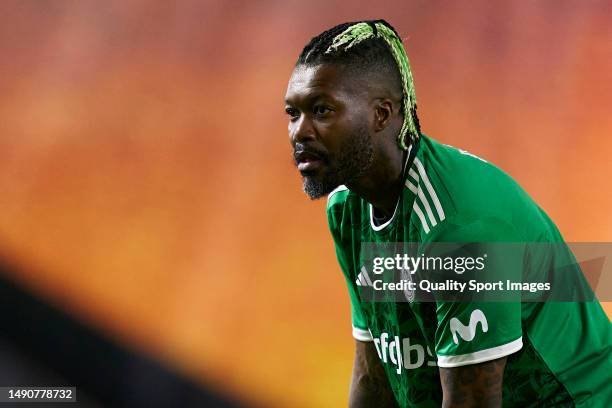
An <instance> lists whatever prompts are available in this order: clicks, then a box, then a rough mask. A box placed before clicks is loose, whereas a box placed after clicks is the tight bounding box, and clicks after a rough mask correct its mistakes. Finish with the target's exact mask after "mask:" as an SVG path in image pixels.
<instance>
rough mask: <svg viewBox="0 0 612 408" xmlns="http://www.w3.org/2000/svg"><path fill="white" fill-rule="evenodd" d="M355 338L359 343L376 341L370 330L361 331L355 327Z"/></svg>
mask: <svg viewBox="0 0 612 408" xmlns="http://www.w3.org/2000/svg"><path fill="white" fill-rule="evenodd" d="M353 337H354V338H355V340H359V341H374V338H373V337H372V333H370V331H369V330H364V329H360V328H359V327H355V326H353Z"/></svg>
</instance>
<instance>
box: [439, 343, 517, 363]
mask: <svg viewBox="0 0 612 408" xmlns="http://www.w3.org/2000/svg"><path fill="white" fill-rule="evenodd" d="M521 348H523V337H522V336H521V337H519V338H518V339H516V340H514V341H511V342H510V343H506V344H503V345H501V346H497V347H492V348H489V349H486V350H480V351H476V352H474V353H469V354H461V355H458V356H438V366H439V367H444V368H450V367H460V366H464V365H468V364H477V363H482V362H484V361H490V360H495V359H496V358H500V357H505V356H507V355H510V354H512V353H516V352H517V351H519V350H520V349H521Z"/></svg>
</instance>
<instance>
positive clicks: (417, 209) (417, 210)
mask: <svg viewBox="0 0 612 408" xmlns="http://www.w3.org/2000/svg"><path fill="white" fill-rule="evenodd" d="M406 187H408V189H409V190H410V191H412V192H413V193H414V195H419V194H418V193H419V192H420V191H421V188H420V187H419V188H416V186H415V185H414V184H412V183H411V182H410V181H406ZM422 194H423V193H422V192H421V195H422ZM412 209H413V210H414V212H415V213H416V215H417V216H418V217H419V219H420V220H421V225H423V230H424V231H425V234H429V225H427V220H426V219H425V214H423V210H421V207H419V203H417V201H416V199H415V200H414V204H413V205H412ZM429 211H431V210H429ZM433 225H436V224H435V220H434V224H433Z"/></svg>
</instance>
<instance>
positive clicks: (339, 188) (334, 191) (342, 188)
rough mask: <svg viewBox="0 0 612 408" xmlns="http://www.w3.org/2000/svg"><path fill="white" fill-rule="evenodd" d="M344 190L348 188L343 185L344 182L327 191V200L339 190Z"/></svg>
mask: <svg viewBox="0 0 612 408" xmlns="http://www.w3.org/2000/svg"><path fill="white" fill-rule="evenodd" d="M344 190H348V188H347V187H346V186H345V185H344V184H340V185H339V186H338V187H336V188H334V189H333V190H332V191H331V193H329V194H328V195H327V202H329V199H330V198H331V196H333V195H334V194H336V193H338V192H340V191H344Z"/></svg>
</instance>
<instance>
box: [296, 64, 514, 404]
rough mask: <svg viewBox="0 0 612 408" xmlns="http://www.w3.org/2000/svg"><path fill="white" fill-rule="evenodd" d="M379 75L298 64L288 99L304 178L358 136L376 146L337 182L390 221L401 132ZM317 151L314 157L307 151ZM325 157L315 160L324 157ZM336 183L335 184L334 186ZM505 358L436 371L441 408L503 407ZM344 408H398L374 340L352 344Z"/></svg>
mask: <svg viewBox="0 0 612 408" xmlns="http://www.w3.org/2000/svg"><path fill="white" fill-rule="evenodd" d="M395 88H396V87H394V86H393V84H392V83H388V81H387V80H385V78H382V77H376V74H375V73H374V74H365V73H356V72H352V71H351V72H349V71H347V70H346V68H344V67H342V66H338V65H335V64H322V65H317V66H298V67H296V69H295V70H294V72H293V74H292V76H291V79H290V81H289V85H288V88H287V94H286V96H285V110H286V112H287V114H288V115H289V127H288V130H289V140H290V142H291V145H292V147H293V148H294V149H296V147H299V148H302V147H303V148H304V149H306V150H305V152H306V153H304V154H303V155H298V158H297V159H298V160H297V162H298V166H299V167H298V168H299V169H300V172H301V173H302V176H304V177H305V178H306V177H312V178H314V179H317V178H318V179H321V180H322V179H325V178H326V177H329V173H330V172H332V169H333V164H334V159H335V158H337V157H338V156H339V152H340V150H341V149H342V148H343V146H346V143H347V142H350V140H351V138H353V137H355V135H356V134H358V132H363V131H366V132H367V137H368V138H369V140H370V142H371V146H372V147H373V154H372V160H371V163H370V165H369V166H368V168H367V170H366V171H365V172H364V173H363V174H360V175H359V177H357V178H356V179H354V180H347V181H344V180H340V181H339V182H338V184H346V186H347V187H348V188H349V189H350V190H351V191H353V192H354V193H356V194H357V195H359V196H360V197H362V198H363V199H364V200H366V201H367V202H369V203H371V204H372V205H373V206H374V207H375V208H376V209H377V210H378V211H380V212H382V213H383V214H384V215H386V216H391V214H392V213H393V211H394V209H395V205H396V203H397V200H398V198H399V195H400V193H401V191H402V188H403V180H402V164H403V161H404V159H405V156H404V152H403V151H402V150H401V149H400V148H399V146H398V144H397V135H398V133H399V131H400V129H401V127H402V122H403V117H402V112H401V93H400V94H398V91H397V90H396V89H395ZM309 149H311V150H310V151H312V152H313V154H314V153H316V152H318V153H319V156H317V155H316V154H315V155H314V156H312V155H309V154H308V153H307V152H308V151H309ZM321 158H323V159H322V160H318V159H321ZM333 187H335V186H332V187H331V188H333ZM505 365H506V358H505V357H504V358H500V359H497V360H492V361H487V362H484V363H480V364H472V365H467V366H462V367H455V368H440V369H439V370H440V381H441V384H442V390H443V404H442V406H443V407H457V408H459V407H501V401H502V382H503V373H504V368H505ZM349 406H350V407H351V408H360V407H397V403H396V401H395V398H394V396H393V392H392V390H391V388H390V386H389V381H388V379H387V376H386V374H385V371H384V369H383V366H382V363H381V362H380V360H379V358H378V354H377V353H376V350H375V348H374V346H373V344H372V343H371V342H369V343H365V342H361V341H356V348H355V364H354V367H353V378H352V383H351V390H350V397H349Z"/></svg>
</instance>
